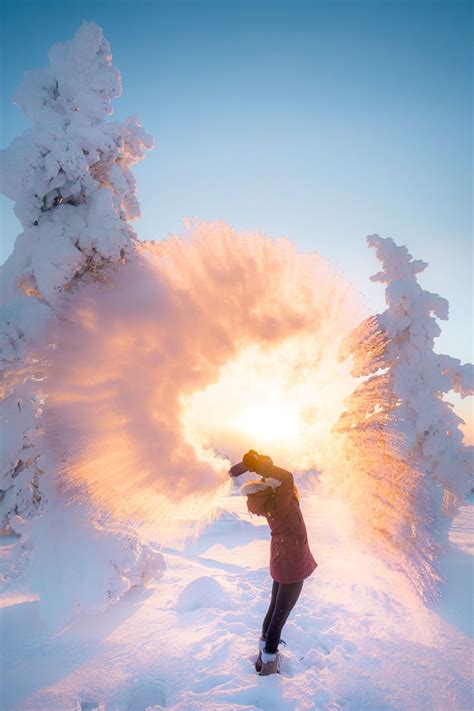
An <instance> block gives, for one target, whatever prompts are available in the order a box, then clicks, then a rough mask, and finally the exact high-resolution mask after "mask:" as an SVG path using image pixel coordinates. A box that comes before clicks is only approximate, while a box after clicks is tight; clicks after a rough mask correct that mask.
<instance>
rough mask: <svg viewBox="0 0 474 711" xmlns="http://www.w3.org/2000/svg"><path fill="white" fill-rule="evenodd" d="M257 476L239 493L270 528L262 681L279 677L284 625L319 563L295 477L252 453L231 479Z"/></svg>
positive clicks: (236, 467)
mask: <svg viewBox="0 0 474 711" xmlns="http://www.w3.org/2000/svg"><path fill="white" fill-rule="evenodd" d="M247 471H251V472H256V473H257V474H259V475H260V476H261V477H262V478H261V479H258V480H256V481H248V482H246V483H245V484H244V485H243V486H242V487H241V489H240V491H241V493H242V494H243V495H244V496H247V508H248V510H249V511H250V512H251V513H254V514H257V515H258V516H265V518H266V519H267V521H268V525H269V526H270V529H271V536H272V538H271V546H270V575H271V577H272V578H273V587H272V596H271V600H270V606H269V608H268V612H267V614H266V616H265V619H264V621H263V625H262V635H261V637H260V640H259V655H258V659H257V661H256V663H255V668H256V670H257V672H259V674H260V676H268V675H269V674H278V673H279V672H280V653H279V651H278V644H279V642H280V641H281V640H280V634H281V631H282V629H283V626H284V624H285V622H286V620H287V619H288V615H289V614H290V612H291V610H292V609H293V607H294V606H295V603H296V601H297V600H298V597H299V595H300V592H301V589H302V587H303V580H305V578H308V577H309V576H310V575H311V573H313V572H314V571H315V570H316V568H317V566H318V564H317V563H316V561H315V560H314V558H313V556H312V554H311V551H310V549H309V545H308V536H307V533H306V526H305V523H304V520H303V515H302V513H301V509H300V505H299V500H298V490H297V488H296V486H295V483H294V480H293V474H292V473H291V472H288V471H286V470H285V469H280V468H279V467H275V466H274V465H273V462H272V460H271V459H270V457H266V456H264V455H259V454H258V453H257V452H256V451H255V450H254V449H251V450H249V451H248V452H247V454H245V455H244V457H243V459H242V461H241V462H239V463H238V464H234V466H233V467H231V468H230V469H229V474H230V476H232V477H237V476H240V475H241V474H244V472H247Z"/></svg>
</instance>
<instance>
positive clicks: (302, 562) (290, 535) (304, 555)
mask: <svg viewBox="0 0 474 711" xmlns="http://www.w3.org/2000/svg"><path fill="white" fill-rule="evenodd" d="M256 471H257V474H260V475H262V476H265V477H272V478H273V479H278V480H279V481H281V484H280V486H278V487H277V488H275V489H272V488H270V487H267V488H266V489H265V490H264V491H263V492H256V493H252V494H248V496H247V506H248V509H249V511H250V512H251V513H255V514H258V515H259V516H265V518H266V519H267V521H268V525H269V526H270V529H271V535H272V541H271V546H270V575H271V576H272V578H273V580H276V581H277V582H278V583H296V582H298V581H300V580H304V579H305V578H308V577H309V576H310V575H311V573H313V572H314V571H315V570H316V568H317V567H318V564H317V563H316V561H315V560H314V558H313V556H312V554H311V550H310V548H309V544H308V534H307V533H306V526H305V523H304V520H303V514H302V513H301V509H300V505H299V503H298V499H297V498H296V496H295V495H294V493H293V490H294V480H293V474H292V473H291V472H288V471H286V470H285V469H280V467H275V466H274V465H273V464H271V465H268V464H261V463H259V465H258V470H256Z"/></svg>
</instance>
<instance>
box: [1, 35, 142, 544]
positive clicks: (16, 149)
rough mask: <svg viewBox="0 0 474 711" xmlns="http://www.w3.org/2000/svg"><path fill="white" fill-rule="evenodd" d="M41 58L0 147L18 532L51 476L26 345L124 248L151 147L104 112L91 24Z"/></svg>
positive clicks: (5, 413)
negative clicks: (16, 121)
mask: <svg viewBox="0 0 474 711" xmlns="http://www.w3.org/2000/svg"><path fill="white" fill-rule="evenodd" d="M49 59H50V63H49V66H47V67H46V68H43V69H36V70H33V71H29V72H26V74H25V75H24V79H23V81H22V83H21V85H20V87H19V89H18V91H17V93H16V95H15V97H14V102H15V103H16V104H17V105H18V106H19V107H20V108H21V110H22V111H23V112H24V114H25V115H26V116H28V117H29V118H30V119H31V121H32V122H33V124H34V125H33V126H32V127H31V128H29V129H28V130H26V131H25V132H24V133H23V134H22V135H21V136H19V137H17V138H16V139H15V140H14V141H13V142H12V143H11V145H10V146H9V147H8V148H7V149H6V150H3V151H1V179H0V189H1V191H2V192H3V193H4V194H5V195H6V196H7V197H9V198H10V199H11V200H13V201H14V203H15V205H14V210H15V214H16V215H17V217H18V219H19V220H20V222H21V225H22V227H23V232H22V233H21V234H20V235H18V237H17V239H16V242H15V246H14V249H13V253H12V254H11V256H10V257H9V258H8V259H7V261H6V262H5V264H4V265H2V266H1V267H0V279H1V282H2V300H1V304H0V360H1V368H2V398H3V401H2V404H1V410H0V420H1V424H2V427H3V428H4V430H5V436H4V440H5V441H6V442H7V446H6V447H3V450H2V457H1V462H0V463H1V467H2V469H1V477H2V481H1V484H0V517H1V518H0V526H1V527H2V529H3V532H4V533H7V534H8V533H11V532H12V531H16V532H19V531H20V530H21V531H23V532H24V531H25V526H24V525H23V524H24V521H25V520H27V519H31V518H33V517H35V516H38V515H39V514H41V513H43V512H44V507H45V505H46V504H47V502H46V500H45V499H46V497H45V496H44V492H43V491H42V489H44V478H45V477H47V476H49V474H48V471H47V469H46V468H45V464H44V463H42V462H41V459H42V453H41V448H40V446H39V445H38V438H39V437H40V434H41V415H42V411H43V406H44V394H43V392H42V389H41V382H42V380H43V379H44V376H43V374H42V372H41V366H40V364H39V363H37V362H35V360H34V358H32V356H31V351H30V349H31V347H32V346H33V345H34V343H35V341H36V340H37V338H38V337H39V336H40V335H41V334H42V333H43V332H44V331H45V329H46V328H47V327H48V326H49V325H51V324H52V323H54V321H55V319H57V318H58V317H59V318H60V317H61V313H60V299H61V296H62V295H63V294H64V292H65V291H69V292H70V293H73V292H74V290H75V288H77V287H79V286H80V285H81V283H82V282H83V281H85V280H88V281H91V280H99V279H103V278H104V275H105V274H106V272H107V269H114V268H118V267H119V266H120V264H121V263H122V262H123V261H124V260H126V259H127V255H129V254H130V253H131V252H132V250H133V248H134V241H135V240H136V236H135V234H134V232H133V230H132V228H131V226H130V225H129V224H128V222H127V221H128V220H131V219H134V218H137V217H138V216H139V215H140V208H139V204H138V201H137V198H136V190H135V180H134V178H133V175H132V173H131V170H130V169H131V167H132V166H133V165H134V164H135V163H137V162H138V161H139V160H141V159H142V158H143V156H144V153H145V150H146V149H150V148H152V147H153V141H152V138H151V137H150V136H149V135H148V134H147V133H146V132H145V131H144V129H143V128H142V127H141V124H140V122H139V120H138V119H137V118H136V117H131V118H128V119H126V120H125V122H123V123H119V122H112V121H105V118H106V117H107V116H109V115H110V114H111V113H112V106H111V102H112V100H113V99H114V98H115V97H117V96H119V95H120V93H121V81H120V74H119V72H118V70H117V69H116V68H115V67H114V66H113V65H112V61H111V52H110V47H109V45H108V43H107V41H106V39H105V38H104V36H103V34H102V30H101V29H100V27H98V26H97V25H96V24H94V23H92V22H85V23H83V24H82V26H81V27H80V28H79V30H78V31H77V32H76V35H75V36H74V38H73V39H72V40H71V41H70V42H65V43H64V44H56V45H54V46H53V47H52V48H51V50H50V52H49ZM42 480H43V484H42ZM49 504H51V501H50V502H49ZM25 537H27V536H26V534H25V533H24V535H23V536H22V538H23V539H24V538H25Z"/></svg>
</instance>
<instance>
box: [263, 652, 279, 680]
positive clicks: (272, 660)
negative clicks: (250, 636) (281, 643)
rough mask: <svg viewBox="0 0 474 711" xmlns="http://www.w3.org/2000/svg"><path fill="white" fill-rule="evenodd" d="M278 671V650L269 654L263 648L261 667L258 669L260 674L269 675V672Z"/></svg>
mask: <svg viewBox="0 0 474 711" xmlns="http://www.w3.org/2000/svg"><path fill="white" fill-rule="evenodd" d="M279 673H280V652H278V651H276V652H275V653H274V654H270V653H269V652H266V651H265V650H263V652H262V667H261V669H260V671H259V675H260V676H270V674H279Z"/></svg>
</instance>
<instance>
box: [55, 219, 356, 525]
mask: <svg viewBox="0 0 474 711" xmlns="http://www.w3.org/2000/svg"><path fill="white" fill-rule="evenodd" d="M185 225H186V231H185V234H184V235H183V236H182V237H170V238H169V239H168V240H166V241H163V242H159V243H156V244H155V243H145V244H143V245H138V246H137V250H136V252H135V256H134V258H133V259H132V260H131V261H128V262H127V263H126V264H123V265H119V266H118V267H116V268H115V269H114V271H113V272H112V273H111V274H109V275H106V278H104V280H103V283H102V282H100V281H98V280H97V279H95V280H93V281H91V283H87V284H84V285H83V286H82V287H81V289H80V290H76V291H75V292H74V293H71V294H69V296H67V297H65V298H64V301H63V303H62V306H61V316H62V318H61V319H60V320H59V322H58V324H59V325H57V326H55V327H54V330H52V331H50V332H49V333H48V334H47V337H46V340H45V343H44V344H43V345H44V346H45V347H46V350H44V353H47V354H48V364H47V369H48V374H47V375H48V377H47V378H46V381H45V387H46V391H47V392H46V402H47V405H46V408H45V413H44V423H45V437H46V440H47V444H48V446H49V447H50V449H51V451H54V452H55V456H56V460H57V469H58V471H57V480H58V485H60V486H61V487H62V488H63V489H65V490H69V493H70V495H71V496H84V491H86V492H87V497H86V496H84V499H85V500H86V499H89V497H90V500H91V501H92V503H93V505H94V506H97V507H98V508H101V509H103V510H105V511H108V512H109V513H110V514H115V515H120V516H128V517H130V518H135V519H137V518H139V519H142V520H154V521H155V522H156V521H157V519H159V518H160V517H163V516H165V515H168V514H169V512H170V510H171V509H173V507H174V509H176V510H178V509H179V511H180V512H181V515H183V512H185V515H186V516H188V517H191V518H192V517H199V515H202V512H203V509H204V508H206V506H208V505H210V504H212V502H215V501H216V497H218V496H219V495H220V494H221V493H223V492H224V491H226V490H227V489H228V487H229V486H230V483H229V480H228V477H227V469H228V467H229V460H228V459H227V456H229V457H231V458H234V459H235V458H236V457H238V456H240V455H241V453H242V449H241V448H242V447H245V446H247V445H249V446H250V445H251V443H252V442H251V440H250V441H249V440H248V435H247V439H246V438H245V436H244V435H242V433H238V432H237V433H236V432H235V431H234V432H232V427H229V428H228V431H227V434H225V426H224V427H222V426H221V430H222V432H221V434H222V440H221V441H220V442H216V438H215V433H216V431H217V430H218V429H219V428H218V427H217V424H216V420H215V419H214V421H213V420H212V416H211V414H212V413H211V412H210V409H209V418H208V423H207V425H206V407H204V409H203V408H202V407H201V410H199V408H198V410H197V411H196V412H198V417H197V419H196V416H195V415H194V420H193V407H192V403H193V402H194V404H195V402H196V401H195V400H194V401H193V398H194V399H195V398H196V397H198V396H199V395H200V394H202V393H204V394H205V393H206V392H207V393H208V395H209V393H212V389H213V388H214V389H215V388H216V387H217V385H216V384H219V382H221V386H220V397H221V399H222V413H223V418H224V419H225V418H226V415H225V412H226V403H225V401H226V393H225V377H227V376H226V375H225V374H226V373H228V372H230V371H229V368H230V369H231V370H232V367H233V366H235V365H236V364H238V363H239V362H240V369H239V368H237V371H238V378H239V379H240V380H238V381H237V382H238V388H237V389H238V390H239V397H240V398H241V400H242V402H245V403H247V404H248V403H252V402H254V401H255V399H256V398H258V397H259V391H258V388H259V385H258V383H259V382H260V381H259V379H260V380H261V379H262V378H263V380H265V378H267V384H268V383H270V385H269V387H270V389H271V387H273V386H272V385H271V383H272V382H273V381H272V380H268V378H270V377H271V378H275V377H277V376H278V373H280V375H281V377H282V378H283V380H284V382H282V383H281V385H282V387H283V391H282V392H283V393H284V396H285V393H286V394H288V393H292V394H293V395H292V400H293V402H288V406H296V405H298V407H299V410H300V414H301V415H302V418H303V419H302V422H303V430H304V429H305V427H306V430H305V431H304V432H303V434H302V438H301V437H300V439H299V440H298V448H297V449H294V448H293V450H292V449H291V447H290V446H288V447H287V448H286V449H285V447H282V446H280V454H281V459H280V461H281V462H282V463H283V464H284V465H285V464H286V465H287V466H291V465H292V468H293V469H298V468H301V467H302V466H308V465H314V466H316V465H317V464H318V461H317V459H318V456H320V457H321V458H322V459H324V453H323V451H322V450H323V448H324V446H323V439H322V436H321V437H320V441H319V442H318V441H317V440H318V435H317V428H318V427H321V417H324V416H325V413H324V412H323V411H322V410H321V407H322V400H324V398H325V401H326V402H327V403H329V402H331V401H334V399H336V400H337V398H338V397H339V400H340V403H342V397H343V395H345V394H348V393H349V392H350V389H351V388H350V386H348V387H347V388H346V391H344V389H343V390H341V393H340V395H336V389H337V383H338V381H342V380H344V378H346V380H347V378H348V377H349V376H348V366H347V364H346V365H339V366H338V365H337V364H336V357H335V354H336V352H337V349H338V347H339V343H340V341H341V339H343V338H344V337H345V335H346V334H347V333H348V331H349V330H350V329H351V328H352V327H353V326H354V324H355V323H356V322H357V320H358V319H360V318H361V317H362V316H363V315H364V314H363V307H362V306H361V302H360V299H359V298H358V297H357V295H356V294H355V293H354V291H353V289H352V288H351V286H350V284H349V283H348V282H347V281H346V279H345V278H344V277H343V276H342V275H341V274H340V273H338V272H336V271H335V270H333V269H332V268H331V267H330V266H329V265H328V264H327V263H326V262H325V261H324V260H323V259H322V258H321V257H320V256H318V255H317V254H315V253H313V254H298V253H297V250H296V248H295V246H294V245H293V244H292V243H291V242H290V241H288V240H286V239H283V238H280V239H277V240H273V239H270V238H268V237H265V236H262V235H260V234H256V233H251V232H242V233H238V232H236V231H235V230H233V229H232V228H230V227H229V226H227V225H226V224H224V223H221V222H218V223H205V222H187V223H185ZM243 356H245V357H244V359H243V360H242V357H243ZM43 357H44V356H43ZM245 358H246V360H245ZM239 359H241V360H240V361H239ZM338 369H339V370H338ZM237 371H236V372H237ZM222 377H224V380H223V381H222ZM220 379H221V380H220ZM229 382H230V381H229ZM234 386H235V382H234ZM312 387H317V390H314V391H313V390H312ZM322 393H325V395H324V394H322ZM209 397H210V396H209ZM295 398H296V400H298V402H295ZM321 398H322V399H321ZM202 402H203V403H204V404H205V402H206V400H205V397H204V400H203V401H202ZM318 402H319V405H318ZM312 403H313V404H314V406H315V408H316V409H314V408H312ZM214 404H215V406H216V407H217V411H219V405H218V403H217V405H216V403H214ZM341 406H342V405H339V411H340V409H341ZM195 414H196V413H195ZM326 419H327V418H326ZM198 420H199V421H198ZM193 421H194V425H193ZM222 424H223V423H222V422H221V425H222ZM224 424H225V423H224ZM206 427H207V429H206ZM326 434H327V433H326ZM326 440H327V438H326ZM326 445H327V441H326ZM277 448H278V447H277ZM318 448H319V450H318ZM318 451H319V455H318ZM225 455H227V456H225ZM285 456H286V459H288V458H289V457H290V456H291V459H292V460H293V461H291V462H290V461H284V460H285ZM320 463H321V462H319V464H320Z"/></svg>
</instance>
